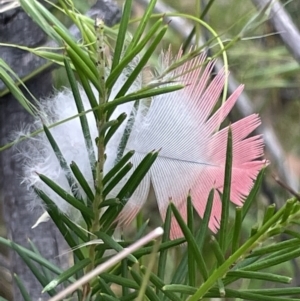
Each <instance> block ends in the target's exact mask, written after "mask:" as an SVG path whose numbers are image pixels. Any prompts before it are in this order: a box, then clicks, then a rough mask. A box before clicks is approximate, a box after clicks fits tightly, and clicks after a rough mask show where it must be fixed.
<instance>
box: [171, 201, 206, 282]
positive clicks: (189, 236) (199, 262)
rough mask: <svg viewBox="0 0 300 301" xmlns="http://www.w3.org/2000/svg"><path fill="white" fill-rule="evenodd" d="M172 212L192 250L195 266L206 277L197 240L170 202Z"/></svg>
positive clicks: (204, 265)
mask: <svg viewBox="0 0 300 301" xmlns="http://www.w3.org/2000/svg"><path fill="white" fill-rule="evenodd" d="M171 208H172V212H173V214H174V216H175V218H176V221H177V222H178V224H179V226H180V229H181V230H182V233H183V235H184V237H185V239H186V241H187V243H188V246H189V247H191V248H192V250H193V252H194V258H195V261H196V264H197V267H198V269H199V271H200V272H201V275H202V276H203V278H204V280H206V279H207V278H208V272H207V268H206V264H205V261H204V258H203V256H202V253H201V252H200V250H199V248H198V246H197V242H196V239H195V237H194V236H193V234H192V233H191V231H190V229H189V228H188V227H187V225H186V224H185V222H184V220H183V219H182V217H181V215H180V213H179V211H178V210H177V208H176V206H175V205H174V204H173V203H171Z"/></svg>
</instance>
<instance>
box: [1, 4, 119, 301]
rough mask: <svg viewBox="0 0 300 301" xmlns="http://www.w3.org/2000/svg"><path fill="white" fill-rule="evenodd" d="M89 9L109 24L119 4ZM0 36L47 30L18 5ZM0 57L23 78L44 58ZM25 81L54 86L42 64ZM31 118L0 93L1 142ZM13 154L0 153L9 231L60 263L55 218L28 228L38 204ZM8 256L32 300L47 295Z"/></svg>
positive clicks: (14, 53)
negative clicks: (34, 203) (32, 200)
mask: <svg viewBox="0 0 300 301" xmlns="http://www.w3.org/2000/svg"><path fill="white" fill-rule="evenodd" d="M88 14H89V15H95V14H97V15H98V16H100V17H102V18H103V19H104V20H105V21H106V23H107V24H108V25H112V24H114V23H116V22H117V21H118V20H119V17H120V12H119V10H118V8H117V6H116V5H115V4H114V3H113V2H111V1H110V0H101V1H98V2H97V4H96V5H95V6H94V7H93V9H92V10H91V11H89V13H88ZM73 30H74V28H73ZM0 42H6V43H15V44H20V45H25V46H30V47H35V46H38V45H42V44H44V43H45V42H46V36H45V34H44V33H43V32H42V31H41V30H40V29H39V28H38V26H37V25H36V24H34V23H33V22H32V21H31V19H30V18H29V17H28V16H27V15H26V14H25V13H24V12H23V11H22V9H21V8H18V9H15V10H12V11H9V12H7V13H5V14H1V15H0ZM0 57H1V58H2V59H4V60H5V61H6V63H7V64H8V65H10V66H11V68H12V69H13V70H14V71H15V72H17V74H18V75H19V76H20V77H22V78H23V77H26V76H27V75H28V74H30V73H32V72H33V71H34V70H37V69H38V68H40V67H41V66H42V65H43V64H44V60H42V59H40V58H37V57H34V56H32V55H31V54H28V53H26V52H24V51H21V50H18V49H11V48H3V47H0ZM26 85H27V87H28V88H29V90H30V91H31V92H32V94H34V95H35V97H36V98H37V99H39V98H41V97H45V96H47V95H49V93H51V91H52V78H51V72H50V71H49V70H46V71H45V70H44V71H43V73H39V74H38V76H36V77H35V78H32V79H31V80H30V81H28V82H27V83H26ZM3 89H4V85H3V83H2V82H0V92H1V90H3ZM30 122H32V118H31V116H30V115H29V114H28V113H27V112H26V111H25V110H24V109H23V108H22V107H21V106H20V105H19V103H18V102H17V101H16V100H15V99H14V97H13V96H12V95H11V94H7V95H5V96H3V97H1V98H0V145H4V144H6V143H7V142H8V141H10V135H11V133H12V132H13V131H15V130H17V129H18V128H20V126H21V125H22V124H23V126H24V125H26V124H29V123H30ZM15 154H16V149H15V148H10V149H8V150H5V151H3V152H1V153H0V198H1V201H2V203H3V215H4V220H5V222H6V227H7V232H8V237H9V238H10V239H11V240H13V241H14V242H16V243H18V244H21V245H23V246H27V247H28V238H29V239H30V240H31V241H33V242H34V244H35V245H36V246H37V247H38V249H39V251H40V253H41V254H42V255H43V256H44V257H45V258H47V259H48V260H50V261H52V262H54V263H55V264H57V265H60V266H61V267H66V266H67V264H68V263H67V259H66V257H61V256H58V255H59V254H61V251H62V250H65V249H66V243H65V241H64V239H63V237H62V236H61V234H60V233H59V232H58V230H57V229H56V227H55V226H54V225H53V223H51V222H48V223H44V224H41V225H39V226H38V227H37V228H35V229H31V226H32V225H33V223H34V222H35V221H36V220H37V218H38V217H39V216H40V215H41V209H40V208H35V209H34V210H30V209H29V208H28V206H27V204H28V203H29V201H30V200H28V199H27V198H26V188H25V187H24V186H22V185H20V175H21V162H19V161H18V159H17V157H16V156H15ZM9 257H10V269H11V272H12V273H15V274H17V275H18V276H19V277H20V278H21V279H22V281H23V282H24V285H25V287H26V288H27V290H28V292H29V295H30V296H31V298H32V300H47V299H48V297H47V296H46V295H43V296H42V295H41V290H42V288H41V285H40V284H39V283H38V282H37V280H36V279H35V277H34V276H33V274H32V273H31V271H30V270H29V269H28V268H27V266H26V264H25V263H24V262H23V261H22V259H21V258H20V257H19V256H18V255H17V254H16V253H15V252H13V251H10V254H9ZM0 295H1V292H0ZM13 296H14V300H16V301H19V300H22V296H21V294H20V292H19V289H18V287H17V286H16V285H14V286H13Z"/></svg>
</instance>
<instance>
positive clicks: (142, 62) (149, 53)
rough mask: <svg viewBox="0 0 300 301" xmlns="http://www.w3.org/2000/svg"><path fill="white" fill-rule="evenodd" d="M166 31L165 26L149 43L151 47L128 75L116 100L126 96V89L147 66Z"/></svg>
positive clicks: (166, 27)
mask: <svg viewBox="0 0 300 301" xmlns="http://www.w3.org/2000/svg"><path fill="white" fill-rule="evenodd" d="M167 30H168V26H167V25H165V26H164V27H163V28H162V29H161V30H160V31H159V32H158V34H157V36H156V37H155V38H154V40H153V42H152V43H151V46H150V47H149V48H148V49H147V51H146V52H145V54H144V55H143V56H142V57H141V59H140V61H139V63H138V64H137V66H136V67H135V68H134V70H133V71H132V73H131V74H130V75H129V77H128V79H127V80H126V82H125V83H124V85H123V86H122V88H121V89H120V91H119V92H118V94H117V96H116V98H119V97H122V96H123V95H125V94H126V92H127V91H128V89H129V88H130V87H131V85H132V84H133V83H134V81H135V80H136V78H137V77H138V76H139V74H140V73H141V71H142V69H143V68H144V67H145V65H146V64H147V62H148V60H149V58H150V57H151V56H152V54H153V53H154V51H155V49H156V48H157V45H158V44H159V43H160V42H161V40H162V38H163V37H164V35H165V33H166V32H167Z"/></svg>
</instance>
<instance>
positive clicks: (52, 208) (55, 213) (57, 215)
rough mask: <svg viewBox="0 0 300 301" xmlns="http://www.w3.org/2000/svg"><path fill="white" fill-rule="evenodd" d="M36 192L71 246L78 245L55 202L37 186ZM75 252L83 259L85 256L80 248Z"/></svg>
mask: <svg viewBox="0 0 300 301" xmlns="http://www.w3.org/2000/svg"><path fill="white" fill-rule="evenodd" d="M34 191H35V192H36V194H37V195H38V196H39V197H40V198H41V199H42V200H43V201H44V202H45V204H46V206H47V212H48V213H49V215H50V217H51V219H52V220H53V222H54V223H55V225H56V226H57V228H58V230H59V231H60V232H61V234H62V235H63V237H64V238H65V240H66V242H67V243H68V245H69V246H70V247H71V248H75V247H77V243H76V242H75V240H74V238H73V237H72V235H71V233H70V231H69V230H68V228H67V227H66V225H65V224H64V223H63V222H62V219H61V217H62V216H63V214H62V213H61V212H60V211H59V210H58V208H57V206H56V205H55V203H54V202H53V201H52V200H51V199H50V198H49V197H48V196H47V195H46V194H45V193H44V192H43V191H42V190H39V189H37V188H34ZM73 252H74V254H75V255H76V256H77V258H78V259H80V260H83V259H84V256H83V254H82V253H81V250H80V249H75V250H74V251H73Z"/></svg>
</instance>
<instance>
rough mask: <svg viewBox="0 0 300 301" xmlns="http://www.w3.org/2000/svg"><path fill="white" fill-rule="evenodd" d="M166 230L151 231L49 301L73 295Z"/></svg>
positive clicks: (159, 228)
mask: <svg viewBox="0 0 300 301" xmlns="http://www.w3.org/2000/svg"><path fill="white" fill-rule="evenodd" d="M163 232H164V230H163V229H162V228H161V227H158V228H156V229H154V230H153V231H151V232H150V233H149V234H147V235H146V236H144V237H142V238H141V239H139V240H138V241H136V242H135V243H134V244H132V245H130V246H129V247H127V248H126V249H123V250H122V251H121V252H120V253H118V254H116V255H115V256H114V257H112V258H110V259H108V260H107V261H106V262H105V263H103V264H101V265H99V266H97V267H96V268H95V269H94V270H93V271H91V272H89V273H88V274H86V275H84V276H83V277H82V278H80V279H79V280H77V281H76V282H74V283H73V284H71V285H70V286H68V287H67V288H66V289H64V290H63V291H61V292H60V293H58V294H57V295H56V296H54V297H53V298H51V299H50V300H49V301H60V300H62V299H63V298H64V297H66V296H67V295H69V294H71V293H73V292H74V291H75V290H76V289H78V288H80V287H81V286H82V285H84V284H86V283H87V282H89V281H90V280H92V279H93V278H94V277H96V276H98V275H99V274H101V273H103V272H105V271H106V270H107V269H109V268H111V267H113V266H114V265H115V264H117V263H118V262H120V261H121V260H122V259H124V258H126V257H127V256H128V255H130V254H132V253H133V252H134V251H136V250H138V249H139V248H141V247H142V246H144V245H145V244H147V243H149V242H151V241H152V240H154V239H156V238H158V237H160V236H161V235H162V234H163Z"/></svg>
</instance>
